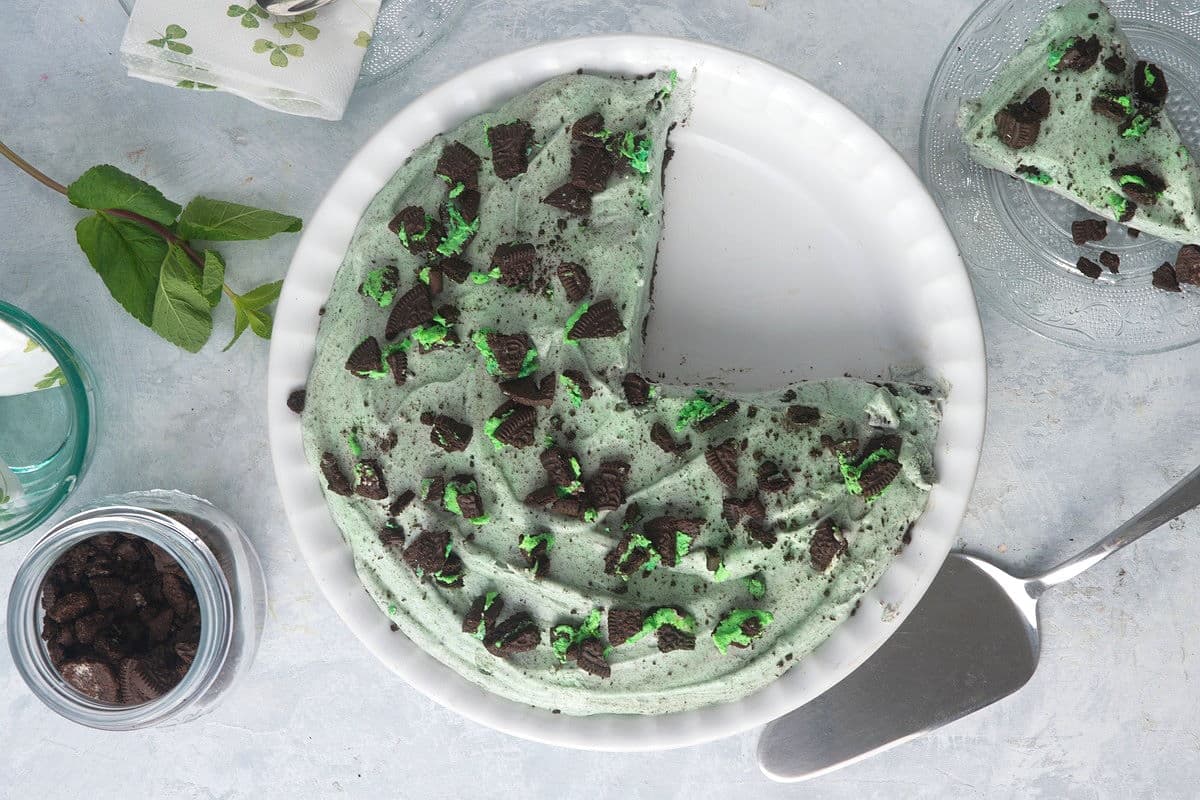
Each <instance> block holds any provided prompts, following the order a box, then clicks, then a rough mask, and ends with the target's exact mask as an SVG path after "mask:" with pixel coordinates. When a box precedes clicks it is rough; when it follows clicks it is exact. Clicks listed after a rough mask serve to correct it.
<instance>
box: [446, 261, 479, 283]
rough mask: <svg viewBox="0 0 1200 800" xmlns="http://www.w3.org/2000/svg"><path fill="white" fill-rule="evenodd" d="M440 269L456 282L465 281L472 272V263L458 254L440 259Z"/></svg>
mask: <svg viewBox="0 0 1200 800" xmlns="http://www.w3.org/2000/svg"><path fill="white" fill-rule="evenodd" d="M438 269H439V270H441V273H442V275H444V276H445V277H447V278H449V279H450V280H452V281H454V282H455V283H463V282H464V281H466V279H467V278H468V277H469V276H470V274H471V265H470V264H468V263H467V262H466V261H464V260H463V259H461V258H459V257H457V256H452V257H450V258H447V259H444V260H442V261H439V262H438Z"/></svg>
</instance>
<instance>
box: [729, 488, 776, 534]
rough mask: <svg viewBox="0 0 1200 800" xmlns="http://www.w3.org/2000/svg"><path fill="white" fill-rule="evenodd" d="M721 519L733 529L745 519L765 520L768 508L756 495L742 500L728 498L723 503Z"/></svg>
mask: <svg viewBox="0 0 1200 800" xmlns="http://www.w3.org/2000/svg"><path fill="white" fill-rule="evenodd" d="M721 518H722V519H723V520H725V521H726V522H727V523H729V527H731V528H733V527H736V526H737V525H738V524H739V523H741V521H742V520H743V519H757V520H765V519H766V518H767V508H766V506H764V505H763V501H762V499H761V498H760V497H759V496H758V495H756V494H753V495H750V496H749V497H745V498H742V499H738V498H736V497H726V498H725V500H724V501H723V502H722V503H721Z"/></svg>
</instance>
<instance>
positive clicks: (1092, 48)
mask: <svg viewBox="0 0 1200 800" xmlns="http://www.w3.org/2000/svg"><path fill="white" fill-rule="evenodd" d="M1099 59H1100V40H1099V39H1098V38H1097V37H1096V36H1092V37H1091V38H1088V39H1080V38H1076V39H1075V43H1074V44H1072V45H1071V46H1070V47H1068V48H1067V52H1065V53H1063V57H1062V61H1060V62H1059V65H1060V66H1061V67H1063V68H1064V69H1070V70H1074V71H1076V72H1087V71H1088V70H1089V69H1091V68H1092V67H1093V66H1095V64H1096V62H1097V61H1098V60H1099ZM1042 91H1044V90H1042Z"/></svg>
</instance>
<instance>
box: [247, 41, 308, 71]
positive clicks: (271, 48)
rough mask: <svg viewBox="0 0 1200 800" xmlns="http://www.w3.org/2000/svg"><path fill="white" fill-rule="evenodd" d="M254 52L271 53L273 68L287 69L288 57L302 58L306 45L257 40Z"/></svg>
mask: <svg viewBox="0 0 1200 800" xmlns="http://www.w3.org/2000/svg"><path fill="white" fill-rule="evenodd" d="M254 52H256V53H270V54H271V66H274V67H286V66H287V65H288V56H294V57H295V58H300V57H302V56H303V55H304V45H300V44H282V45H281V44H275V42H272V41H271V40H270V39H257V40H255V42H254Z"/></svg>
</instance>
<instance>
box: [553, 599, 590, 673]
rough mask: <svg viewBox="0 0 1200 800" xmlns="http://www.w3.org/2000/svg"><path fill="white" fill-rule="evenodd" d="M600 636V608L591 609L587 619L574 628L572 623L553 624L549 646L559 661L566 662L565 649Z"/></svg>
mask: <svg viewBox="0 0 1200 800" xmlns="http://www.w3.org/2000/svg"><path fill="white" fill-rule="evenodd" d="M599 638H600V609H598V608H597V609H593V610H592V612H591V613H590V614H588V615H587V619H585V620H584V621H583V622H581V623H580V624H579V627H578V628H576V627H574V626H572V625H555V626H554V629H553V630H551V631H550V646H551V648H552V649H553V650H554V655H555V656H557V657H558V660H559V662H560V663H562V664H565V663H567V651H568V650H570V649H571V648H572V647H573V646H574V645H577V644H580V643H582V642H585V641H587V640H588V639H599Z"/></svg>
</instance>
